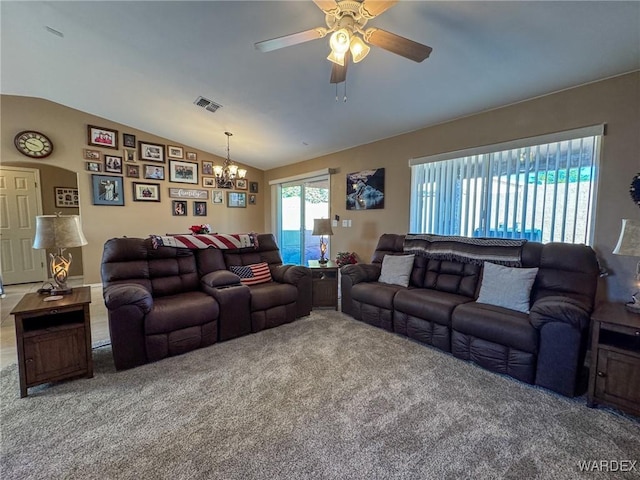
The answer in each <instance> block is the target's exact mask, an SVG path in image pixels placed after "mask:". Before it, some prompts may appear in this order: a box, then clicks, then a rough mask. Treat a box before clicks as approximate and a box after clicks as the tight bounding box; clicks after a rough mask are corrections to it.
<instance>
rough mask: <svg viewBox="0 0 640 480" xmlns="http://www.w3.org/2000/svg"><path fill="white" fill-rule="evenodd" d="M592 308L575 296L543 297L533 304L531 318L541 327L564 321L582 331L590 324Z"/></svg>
mask: <svg viewBox="0 0 640 480" xmlns="http://www.w3.org/2000/svg"><path fill="white" fill-rule="evenodd" d="M590 316H591V308H590V307H589V306H588V305H585V304H584V303H583V302H580V301H578V300H576V299H574V298H570V297H563V296H558V295H554V296H549V297H544V298H541V299H540V300H538V301H536V302H535V303H534V304H533V305H532V306H531V311H530V313H529V320H530V321H531V324H532V325H533V326H534V327H535V328H537V329H538V330H539V329H541V328H542V327H543V326H544V325H545V324H547V323H550V322H563V323H566V324H568V325H570V326H572V327H574V328H576V329H578V330H580V331H582V330H584V329H586V328H587V327H588V326H589V321H590Z"/></svg>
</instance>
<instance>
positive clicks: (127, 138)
mask: <svg viewBox="0 0 640 480" xmlns="http://www.w3.org/2000/svg"><path fill="white" fill-rule="evenodd" d="M122 145H123V146H125V147H129V148H136V136H135V135H131V134H130V133H123V134H122Z"/></svg>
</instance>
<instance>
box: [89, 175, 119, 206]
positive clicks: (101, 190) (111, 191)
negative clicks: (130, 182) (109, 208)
mask: <svg viewBox="0 0 640 480" xmlns="http://www.w3.org/2000/svg"><path fill="white" fill-rule="evenodd" d="M122 180H123V179H122V177H114V176H112V175H91V185H92V187H93V204H94V205H113V206H119V207H121V206H123V205H124V189H123V187H122Z"/></svg>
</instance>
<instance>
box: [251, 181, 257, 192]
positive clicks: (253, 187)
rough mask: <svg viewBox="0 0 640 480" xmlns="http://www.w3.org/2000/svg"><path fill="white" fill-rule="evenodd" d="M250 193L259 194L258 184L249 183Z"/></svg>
mask: <svg viewBox="0 0 640 480" xmlns="http://www.w3.org/2000/svg"><path fill="white" fill-rule="evenodd" d="M249 192H250V193H258V182H249Z"/></svg>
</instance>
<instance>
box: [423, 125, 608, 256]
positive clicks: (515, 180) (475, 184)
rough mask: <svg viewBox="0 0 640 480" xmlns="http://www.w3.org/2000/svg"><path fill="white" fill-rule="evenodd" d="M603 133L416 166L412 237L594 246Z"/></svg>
mask: <svg viewBox="0 0 640 480" xmlns="http://www.w3.org/2000/svg"><path fill="white" fill-rule="evenodd" d="M602 129H603V127H602V126H600V128H598V127H591V129H590V130H589V129H581V130H579V131H574V132H563V134H561V135H560V136H558V137H556V138H561V139H560V140H556V141H552V142H546V143H536V140H538V141H540V140H541V138H540V137H538V139H527V140H525V141H520V142H518V143H520V145H517V146H515V148H505V147H513V146H514V145H515V142H514V143H512V144H501V145H495V146H493V147H494V148H495V149H494V150H493V151H491V150H492V148H491V147H490V146H489V147H483V148H482V151H480V149H477V150H476V151H473V150H472V151H465V152H460V153H463V155H460V156H454V155H452V154H455V152H452V154H447V155H452V156H454V158H448V159H444V160H436V161H429V162H426V163H423V162H420V161H419V160H412V161H411V182H412V185H411V210H410V231H411V232H413V233H434V234H440V235H462V236H467V237H500V238H526V239H528V240H532V241H538V242H551V241H559V242H569V243H585V244H590V243H591V236H592V230H593V211H594V199H595V185H596V176H597V165H598V152H599V145H600V139H601V133H602V131H603V130H602ZM592 132H596V134H593V135H586V134H587V133H592ZM572 133H573V134H574V135H580V136H576V137H574V138H563V137H571V134H572ZM547 138H551V137H546V138H544V139H547ZM528 142H530V144H529V145H522V143H528ZM420 160H422V161H424V160H425V159H420ZM432 160H433V158H432Z"/></svg>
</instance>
